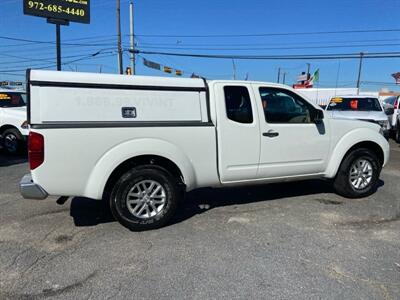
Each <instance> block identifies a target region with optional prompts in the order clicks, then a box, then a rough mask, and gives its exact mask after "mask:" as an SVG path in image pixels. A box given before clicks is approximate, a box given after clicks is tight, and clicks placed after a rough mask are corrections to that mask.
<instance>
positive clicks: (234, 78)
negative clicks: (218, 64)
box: [232, 59, 236, 80]
mask: <svg viewBox="0 0 400 300" xmlns="http://www.w3.org/2000/svg"><path fill="white" fill-rule="evenodd" d="M232 65H233V80H236V65H235V60H234V59H232Z"/></svg>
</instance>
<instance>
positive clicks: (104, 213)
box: [70, 197, 115, 227]
mask: <svg viewBox="0 0 400 300" xmlns="http://www.w3.org/2000/svg"><path fill="white" fill-rule="evenodd" d="M70 215H71V217H72V218H73V219H74V224H75V226H79V227H80V226H95V225H98V224H102V223H109V222H114V221H115V220H114V218H113V216H112V215H111V211H110V209H109V208H108V206H107V205H106V204H105V202H104V201H99V200H93V199H88V198H81V197H75V198H73V199H72V201H71V208H70Z"/></svg>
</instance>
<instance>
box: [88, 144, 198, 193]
mask: <svg viewBox="0 0 400 300" xmlns="http://www.w3.org/2000/svg"><path fill="white" fill-rule="evenodd" d="M141 155H157V156H161V157H164V158H167V159H169V160H170V161H172V162H174V163H175V164H176V165H177V166H178V168H179V169H180V171H181V172H182V175H183V178H184V181H185V184H186V186H187V188H188V190H189V189H191V188H192V187H193V186H195V185H196V176H195V172H194V167H193V165H192V164H191V162H190V159H189V158H188V157H187V156H186V155H185V153H183V152H182V150H180V149H179V148H178V147H177V146H175V145H174V144H172V143H170V142H167V141H164V140H160V139H153V138H143V139H137V140H131V141H127V142H124V143H121V144H119V145H116V146H115V147H113V148H111V149H109V150H108V151H107V152H106V153H104V155H103V156H102V157H101V158H100V159H99V160H98V161H97V163H96V165H95V167H94V168H93V170H92V172H91V174H90V176H89V179H88V181H87V184H86V188H85V196H86V197H88V198H93V199H101V198H102V196H103V191H104V188H105V185H106V183H107V180H108V178H109V177H110V176H111V174H112V172H113V171H114V170H115V169H116V168H117V167H118V166H119V165H120V164H122V163H123V162H125V161H127V160H129V159H131V158H134V157H137V156H141Z"/></svg>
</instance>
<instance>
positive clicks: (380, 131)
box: [379, 127, 385, 136]
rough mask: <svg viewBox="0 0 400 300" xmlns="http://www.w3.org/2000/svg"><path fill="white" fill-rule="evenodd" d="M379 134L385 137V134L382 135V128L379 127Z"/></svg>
mask: <svg viewBox="0 0 400 300" xmlns="http://www.w3.org/2000/svg"><path fill="white" fill-rule="evenodd" d="M379 133H380V134H381V135H383V136H385V134H384V132H383V128H382V127H381V128H379Z"/></svg>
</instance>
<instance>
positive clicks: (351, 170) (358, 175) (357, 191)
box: [333, 148, 382, 198]
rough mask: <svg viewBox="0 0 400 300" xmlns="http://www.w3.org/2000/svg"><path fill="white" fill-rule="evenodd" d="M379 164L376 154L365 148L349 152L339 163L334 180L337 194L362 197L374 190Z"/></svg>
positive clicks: (376, 183) (378, 173) (379, 170)
mask: <svg viewBox="0 0 400 300" xmlns="http://www.w3.org/2000/svg"><path fill="white" fill-rule="evenodd" d="M381 169H382V167H381V164H380V162H379V159H378V158H377V156H376V154H375V153H374V152H373V151H371V150H369V149H365V148H361V149H355V150H353V151H352V152H350V153H349V154H348V155H347V156H346V157H345V158H344V160H343V162H342V164H341V165H340V168H339V171H338V174H337V175H336V178H335V180H334V184H333V185H334V188H335V190H336V192H337V193H338V194H339V195H342V196H344V197H347V198H362V197H367V196H369V195H371V194H373V193H374V192H375V191H376V188H377V185H378V181H379V175H380V172H381Z"/></svg>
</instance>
